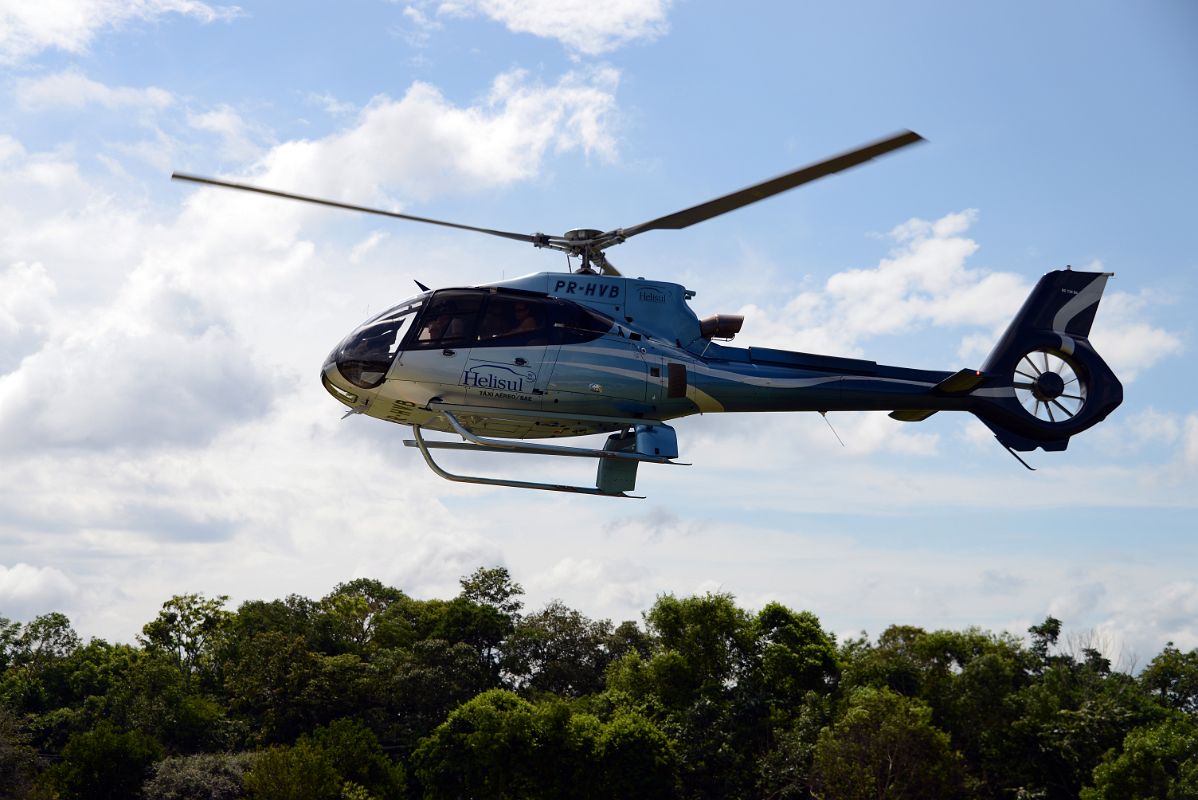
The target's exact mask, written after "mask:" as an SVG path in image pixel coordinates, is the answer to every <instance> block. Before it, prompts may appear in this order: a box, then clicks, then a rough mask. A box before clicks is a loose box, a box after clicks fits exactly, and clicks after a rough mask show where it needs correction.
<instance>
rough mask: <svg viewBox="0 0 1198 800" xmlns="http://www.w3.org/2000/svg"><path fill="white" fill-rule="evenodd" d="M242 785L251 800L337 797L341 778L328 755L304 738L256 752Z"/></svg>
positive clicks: (317, 799) (324, 799) (327, 798)
mask: <svg viewBox="0 0 1198 800" xmlns="http://www.w3.org/2000/svg"><path fill="white" fill-rule="evenodd" d="M245 788H246V796H247V797H249V798H251V800H337V798H338V797H339V796H340V794H341V778H340V776H339V775H338V774H337V769H336V767H335V766H334V765H333V762H332V759H331V758H330V756H329V755H328V754H327V753H325V752H324V751H323V750H321V749H320V748H318V747H316V746H314V745H312V744H311V743H309V742H306V741H305V742H299V743H297V744H296V745H295V746H294V747H286V746H281V745H275V746H273V747H269V748H267V749H266V750H264V751H262V752H260V753H258V754H257V756H256V757H255V758H254V765H253V766H252V767H251V768H250V770H249V772H247V773H246V774H245Z"/></svg>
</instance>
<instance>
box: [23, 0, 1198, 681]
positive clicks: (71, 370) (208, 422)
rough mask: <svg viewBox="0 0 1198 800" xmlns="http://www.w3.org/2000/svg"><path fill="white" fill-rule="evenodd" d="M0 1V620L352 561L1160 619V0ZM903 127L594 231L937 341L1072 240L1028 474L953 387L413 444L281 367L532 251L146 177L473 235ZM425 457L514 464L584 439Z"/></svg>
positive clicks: (549, 587) (1175, 469) (122, 625)
mask: <svg viewBox="0 0 1198 800" xmlns="http://www.w3.org/2000/svg"><path fill="white" fill-rule="evenodd" d="M735 8H736V10H735V11H733V10H732V9H733V6H731V5H729V4H727V3H719V2H705V1H703V0H675V1H674V2H670V0H656V1H654V0H618V1H613V2H607V3H594V2H585V1H582V0H524V2H520V1H519V0H451V1H450V2H411V3H405V2H384V1H383V0H359V2H354V3H349V4H338V5H334V4H328V3H317V2H297V0H288V1H287V2H278V1H275V2H248V3H243V4H240V5H238V6H232V5H223V4H217V3H215V2H213V3H204V2H197V1H196V0H139V1H138V2H114V1H111V0H61V2H58V3H55V4H53V5H52V6H51V5H50V4H36V3H29V2H22V0H0V614H3V615H4V616H7V617H9V618H11V619H16V620H28V619H30V618H32V617H33V616H35V615H37V614H40V613H45V612H48V611H55V610H56V611H62V612H64V613H66V614H67V615H68V616H69V617H70V618H71V620H72V622H73V623H74V625H75V626H76V628H77V629H78V630H79V631H80V632H81V633H83V634H84V635H85V636H100V637H104V638H108V639H110V640H119V641H132V640H133V637H134V636H135V635H136V634H137V633H138V632H139V630H140V628H141V626H142V625H143V624H144V623H145V622H147V621H149V620H150V619H152V618H153V617H154V615H155V614H156V613H157V610H158V608H159V606H160V605H161V603H162V602H164V601H165V600H166V599H168V598H169V597H170V596H172V595H174V594H180V593H184V592H202V593H204V594H207V595H217V594H227V595H229V596H230V597H231V598H232V601H231V602H232V604H235V603H238V602H240V601H243V600H247V599H271V598H276V597H282V596H285V595H286V594H288V593H292V592H296V593H299V594H303V595H306V596H310V597H320V596H322V595H324V594H326V593H328V592H329V591H330V590H331V589H332V588H333V586H334V585H336V584H337V583H339V582H342V581H346V580H350V579H352V578H356V577H373V578H378V579H380V580H382V581H384V582H387V583H389V584H392V585H395V586H398V587H400V588H402V589H403V590H405V591H406V592H408V593H409V594H411V595H413V596H416V597H449V596H452V595H453V594H455V593H456V591H457V589H458V585H457V581H458V578H459V577H461V576H462V575H465V574H468V573H469V572H471V571H473V570H474V569H475V568H476V567H478V566H483V565H496V564H502V565H504V566H506V567H507V568H508V569H509V570H510V571H511V573H512V574H513V576H514V577H515V579H516V580H517V581H519V582H520V583H522V584H523V585H524V587H525V589H526V590H527V594H528V596H527V605H528V607H529V608H531V609H536V608H540V607H542V606H543V605H544V604H545V603H546V602H548V601H549V600H551V599H554V598H560V599H561V600H563V601H565V602H566V603H567V604H569V605H571V606H573V607H575V608H578V609H579V610H581V611H582V612H583V613H585V614H587V615H589V616H592V617H607V618H612V619H615V620H617V621H618V620H621V619H627V618H639V615H640V613H641V612H642V611H643V610H646V609H647V608H649V607H650V606H651V605H652V603H653V602H654V599H655V597H657V596H658V595H659V594H661V593H664V592H674V593H677V594H683V595H686V594H692V593H696V592H705V591H727V592H731V593H733V594H735V595H736V597H737V598H738V601H739V602H740V603H741V604H742V605H744V606H746V607H748V608H751V609H756V608H760V607H761V606H762V605H763V604H764V603H766V602H768V601H770V600H778V601H781V602H783V603H785V604H787V605H789V606H791V607H793V608H796V609H808V610H811V611H813V612H815V613H816V614H817V615H818V616H819V617H820V619H821V620H822V621H823V624H824V625H825V627H826V628H828V629H829V630H831V631H833V632H835V633H837V634H838V635H840V636H846V635H855V634H857V633H859V632H860V631H862V630H865V631H867V632H868V633H869V634H870V635H876V634H878V633H880V632H881V631H882V630H883V629H884V628H885V627H886V626H887V625H889V624H892V623H899V624H912V625H921V626H924V627H927V628H939V627H949V628H963V627H967V626H970V625H978V626H982V627H984V628H987V629H990V630H994V631H999V630H1009V631H1012V632H1014V633H1017V634H1022V633H1023V632H1024V631H1025V630H1026V628H1027V627H1028V626H1029V625H1031V624H1034V623H1037V622H1039V621H1041V620H1043V618H1044V617H1045V616H1046V615H1048V614H1052V615H1054V616H1057V617H1059V618H1061V619H1062V620H1064V623H1065V629H1066V632H1067V637H1066V638H1067V639H1068V641H1069V643H1070V646H1073V647H1080V646H1086V645H1097V646H1099V647H1100V648H1101V649H1103V650H1104V652H1106V654H1107V655H1108V657H1111V658H1112V659H1113V660H1115V661H1116V663H1117V664H1120V665H1122V666H1124V667H1125V668H1134V667H1135V666H1137V665H1138V666H1143V665H1144V664H1145V663H1146V662H1147V661H1148V660H1149V659H1151V657H1152V656H1153V655H1155V654H1156V653H1157V652H1159V650H1160V649H1161V647H1163V646H1164V644H1165V642H1166V641H1173V642H1175V643H1176V644H1177V645H1178V646H1180V647H1182V648H1183V649H1189V648H1193V647H1198V537H1196V536H1195V530H1196V529H1198V524H1196V523H1195V519H1194V517H1195V511H1196V506H1198V399H1196V394H1198V376H1196V374H1195V370H1194V369H1193V367H1194V366H1195V359H1194V348H1195V342H1196V336H1198V330H1196V325H1195V321H1194V320H1195V315H1194V313H1193V309H1194V308H1195V305H1196V304H1198V271H1196V270H1195V267H1196V266H1198V263H1196V262H1198V256H1196V245H1198V233H1196V232H1198V224H1195V212H1196V211H1198V190H1196V189H1195V187H1196V186H1198V155H1196V149H1195V147H1194V142H1195V141H1198V102H1195V101H1196V100H1198V48H1195V47H1194V46H1193V43H1194V42H1195V41H1196V40H1198V39H1196V37H1198V6H1196V5H1195V4H1193V3H1189V2H1183V1H1182V0H1177V2H1145V3H1136V4H1126V3H1116V2H1062V3H1053V4H1043V3H1032V2H1013V3H1004V4H1000V5H994V4H990V5H986V4H981V3H956V4H946V3H925V2H912V3H903V4H901V5H900V4H894V3H888V2H854V3H843V4H822V3H772V2H749V3H746V4H741V5H738V6H736V7H735ZM903 128H910V129H913V130H915V131H918V132H919V133H921V134H922V135H924V136H925V137H927V139H928V140H929V142H928V143H926V144H922V145H920V146H918V147H913V148H909V149H907V150H904V151H902V152H900V153H897V154H894V155H892V156H889V157H887V158H885V159H882V160H879V161H875V162H871V163H870V164H868V165H866V166H863V167H860V168H858V169H855V170H852V171H850V172H847V173H843V174H841V175H838V176H834V177H831V178H828V179H825V180H821V181H819V182H816V183H814V184H810V185H808V186H805V187H803V188H801V189H799V190H796V191H794V192H791V193H788V194H784V195H782V196H779V197H775V198H773V199H771V200H768V201H765V202H763V203H759V204H756V205H754V206H752V207H751V208H746V209H742V210H740V211H737V212H734V213H731V214H728V215H725V216H723V217H720V218H718V219H715V220H712V221H709V222H707V223H704V224H703V225H700V226H697V227H694V228H691V229H687V230H685V231H658V232H654V233H651V234H648V235H646V236H643V237H638V238H637V239H636V240H635V241H633V242H630V243H629V244H628V245H627V246H626V247H621V248H618V249H616V250H614V251H612V252H611V253H610V256H611V259H612V261H613V263H615V264H616V265H617V266H618V267H619V268H620V269H621V270H622V271H623V272H624V273H625V274H629V275H633V276H637V275H641V276H645V277H648V278H654V279H659V280H671V281H676V282H678V283H682V284H684V285H685V286H687V287H688V288H690V289H694V290H696V291H697V293H698V295H697V297H696V298H695V299H694V300H693V301H692V306H693V307H694V309H695V310H696V312H697V313H698V314H699V315H700V316H705V315H707V314H711V313H738V314H745V315H746V317H747V318H746V322H745V326H744V330H743V332H742V334H741V335H740V336H739V337H738V338H737V340H736V342H735V344H738V345H741V346H747V345H749V344H754V345H768V346H775V347H784V348H788V349H798V350H811V351H815V352H822V353H829V354H835V355H845V356H858V357H865V358H870V359H873V360H877V361H879V362H884V363H888V364H896V365H903V366H912V367H921V368H929V369H946V370H948V369H951V370H956V369H958V368H961V367H976V366H978V365H980V364H981V362H982V361H983V360H984V358H985V355H986V353H987V352H988V351H989V348H990V347H991V346H992V344H993V343H994V341H995V340H996V338H997V336H998V334H999V332H1000V331H1001V330H1002V329H1003V328H1004V327H1005V325H1006V323H1007V321H1008V320H1009V318H1010V317H1011V316H1012V315H1013V314H1014V312H1015V311H1016V310H1017V308H1018V307H1019V304H1020V303H1021V302H1022V300H1023V298H1024V297H1025V296H1026V294H1027V292H1028V291H1029V290H1030V288H1031V286H1032V285H1034V283H1035V281H1036V280H1037V278H1038V277H1039V276H1040V275H1041V274H1043V273H1044V272H1046V271H1048V270H1051V269H1055V268H1059V267H1063V266H1064V265H1066V264H1071V265H1073V266H1074V267H1075V268H1079V269H1101V270H1104V271H1112V272H1114V273H1115V274H1116V277H1115V279H1114V280H1112V281H1111V283H1110V284H1109V285H1108V288H1107V294H1106V296H1105V298H1104V300H1103V302H1102V306H1101V308H1100V310H1099V313H1098V317H1097V321H1096V323H1095V325H1094V329H1093V334H1092V337H1091V338H1092V341H1093V343H1094V345H1095V347H1096V348H1097V350H1098V351H1099V352H1100V353H1101V354H1102V355H1103V356H1104V358H1106V360H1107V361H1108V362H1109V363H1110V364H1111V366H1112V367H1113V368H1114V369H1115V371H1116V373H1117V374H1118V375H1119V376H1120V378H1121V379H1122V381H1123V383H1124V386H1125V395H1126V399H1125V401H1124V404H1123V405H1122V406H1121V407H1120V408H1119V409H1118V410H1117V411H1116V412H1115V413H1114V414H1113V415H1112V416H1111V417H1110V418H1109V419H1108V420H1107V421H1106V422H1105V423H1103V424H1102V425H1100V426H1098V427H1096V428H1094V429H1092V430H1091V431H1089V432H1087V433H1085V434H1083V435H1081V436H1078V437H1076V438H1075V439H1074V440H1073V441H1071V442H1070V445H1069V449H1068V450H1067V451H1066V452H1063V453H1053V454H1046V453H1043V452H1041V451H1036V452H1035V453H1032V454H1030V455H1029V456H1028V460H1029V461H1030V462H1031V463H1032V464H1033V465H1034V466H1035V467H1037V471H1036V472H1028V471H1026V470H1024V469H1023V468H1022V467H1021V466H1019V464H1018V463H1017V462H1016V461H1015V460H1014V459H1012V458H1011V457H1010V455H1008V454H1007V453H1006V452H1005V451H1004V450H1003V449H1002V448H1001V447H1000V446H999V445H998V444H997V442H995V441H994V439H993V437H992V436H991V435H990V434H989V432H988V431H987V430H986V429H985V428H984V427H983V426H982V425H981V424H980V423H979V422H977V421H975V420H974V419H973V418H972V417H969V416H967V415H961V414H949V413H944V414H938V415H936V416H935V417H933V418H931V419H929V420H927V421H926V422H923V423H919V424H911V423H907V424H903V423H898V422H895V421H893V420H890V419H888V418H887V417H886V415H885V414H882V413H878V414H873V413H855V414H853V413H833V414H830V415H829V420H830V421H831V422H832V424H833V425H834V426H835V429H836V431H837V433H838V434H839V436H840V438H841V439H843V440H844V446H841V445H840V444H839V443H838V442H837V440H836V438H835V437H834V436H833V434H832V432H830V431H829V430H828V427H827V426H826V424H825V423H824V421H823V420H821V419H820V418H819V417H818V416H816V415H797V414H792V415H727V416H720V415H707V416H703V417H699V416H695V417H691V418H687V419H685V420H681V421H679V422H677V423H676V428H677V430H678V435H679V440H680V445H681V449H682V460H684V461H690V462H693V464H694V465H693V466H690V467H654V466H652V465H647V466H643V467H642V468H641V470H640V477H639V483H638V491H639V492H640V493H644V494H647V495H648V499H646V500H638V501H621V500H612V499H606V498H588V497H575V496H568V495H558V494H551V493H543V492H522V491H517V490H510V489H489V488H485V487H479V486H466V485H460V484H452V483H449V482H446V481H442V480H440V479H439V478H437V477H435V476H434V475H432V474H431V473H430V472H429V471H428V470H427V468H426V467H425V465H424V464H423V462H422V461H421V459H420V458H419V456H418V454H416V453H415V452H414V451H411V450H408V449H406V448H404V447H403V446H402V439H403V438H404V437H405V435H408V430H407V429H406V428H402V427H400V426H398V425H389V424H387V423H384V422H381V421H378V420H374V419H369V418H365V417H354V418H350V419H347V420H344V421H342V420H341V419H340V416H341V413H342V410H343V409H342V407H341V406H340V404H338V403H337V402H336V401H335V400H333V398H331V397H329V396H328V395H327V394H326V393H325V391H324V389H323V388H322V387H321V385H320V382H319V379H318V372H319V368H320V365H321V363H322V361H323V359H324V357H325V355H326V354H327V353H328V351H329V350H330V349H331V348H332V347H333V345H334V344H336V342H337V341H338V340H339V339H340V338H341V337H343V336H344V335H345V334H346V333H347V332H348V331H349V330H351V329H352V328H354V327H355V326H356V325H357V324H358V323H359V322H361V321H362V320H363V319H365V318H366V317H367V316H369V315H370V314H372V313H377V312H378V311H380V310H382V309H384V308H386V307H388V306H390V305H393V304H394V303H397V302H399V301H400V300H402V299H404V298H405V297H407V296H410V295H411V294H413V293H415V291H416V289H415V285H414V284H413V280H419V281H422V282H424V283H426V284H429V285H431V286H435V287H436V286H455V285H472V284H477V283H483V282H489V281H494V280H500V279H503V278H511V277H515V276H517V275H522V274H526V273H530V272H538V271H546V270H563V269H565V266H566V265H565V259H564V257H562V256H561V255H560V254H556V253H549V252H545V251H536V250H533V249H531V248H527V247H526V246H523V245H520V244H518V243H512V242H508V241H504V240H498V239H494V240H492V239H491V238H490V237H485V236H476V235H472V234H469V233H465V232H452V231H445V230H441V229H437V228H431V227H429V228H427V229H426V226H420V225H415V224H407V223H403V222H394V221H393V222H388V221H385V220H380V219H376V218H369V217H365V216H354V215H350V214H348V213H345V212H337V211H334V210H328V209H319V208H310V207H305V206H302V205H301V204H296V203H287V202H283V201H275V200H271V199H268V198H261V197H256V196H249V195H247V196H240V195H238V194H236V193H233V192H228V191H219V190H212V189H208V190H204V189H197V188H195V187H193V186H191V185H186V184H180V183H178V182H172V181H170V180H169V179H168V178H169V175H170V173H171V171H172V170H179V171H187V172H195V173H200V174H206V175H221V176H223V177H226V178H230V179H234V180H243V181H250V182H256V183H259V184H261V185H266V186H271V187H274V188H279V189H284V190H290V191H296V192H301V193H305V194H312V195H320V196H326V197H332V198H336V199H340V200H342V201H346V202H351V203H359V204H366V205H379V206H383V207H386V208H392V209H395V210H402V211H405V212H407V213H412V214H418V215H422V216H430V217H435V218H440V219H450V220H455V221H460V222H464V223H467V224H473V225H480V226H485V227H494V228H499V229H505V230H514V231H525V232H529V233H531V232H534V231H546V232H550V233H561V232H564V231H565V230H567V229H569V228H574V227H594V228H601V229H610V228H614V227H619V226H629V225H632V224H636V223H639V222H642V221H644V220H646V219H651V218H654V217H657V216H659V215H661V214H665V213H668V212H671V211H675V210H677V209H680V208H684V207H687V206H690V205H693V204H695V203H697V202H700V201H703V200H706V199H709V198H711V197H714V196H716V195H719V194H723V193H725V192H727V191H731V190H733V189H736V188H739V187H741V186H744V185H746V184H748V183H752V182H755V181H758V180H761V179H764V178H767V177H770V176H772V175H775V174H778V173H780V172H784V171H787V170H790V169H792V168H794V167H797V166H800V165H802V164H805V163H808V162H811V161H815V160H818V159H821V158H824V157H826V156H829V155H832V154H835V153H838V152H841V151H843V150H846V149H849V148H852V147H855V146H857V145H860V144H863V143H865V142H868V141H871V140H874V139H877V138H879V137H881V136H884V135H888V134H890V133H892V132H894V131H896V130H900V129H903ZM476 458H478V459H481V460H480V461H477V462H470V461H468V460H466V461H464V460H462V459H463V457H462V456H460V455H459V457H458V460H457V461H455V462H453V463H452V464H451V467H456V468H459V469H462V470H468V469H477V470H481V471H490V472H492V473H495V472H498V473H504V474H506V475H508V476H512V477H517V478H524V479H534V480H535V479H542V480H545V479H553V480H574V481H578V482H582V483H589V482H591V481H592V480H593V469H594V467H593V464H590V463H587V464H573V463H571V464H565V465H563V464H560V463H558V462H555V461H545V460H540V459H532V458H517V459H513V460H510V461H503V460H499V459H497V458H496V457H493V456H491V457H483V456H477V457H476Z"/></svg>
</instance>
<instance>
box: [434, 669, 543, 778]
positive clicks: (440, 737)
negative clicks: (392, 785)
mask: <svg viewBox="0 0 1198 800" xmlns="http://www.w3.org/2000/svg"><path fill="white" fill-rule="evenodd" d="M535 716H536V715H535V709H534V707H533V705H532V704H531V703H529V702H528V701H527V700H523V699H521V698H520V697H518V696H516V695H514V694H512V693H511V692H508V691H504V690H501V689H494V690H491V691H489V692H484V693H482V694H480V695H479V696H478V697H475V698H474V699H473V700H471V701H469V702H468V703H466V704H464V705H462V706H460V707H459V708H457V709H455V710H454V711H453V713H451V714H450V715H449V718H448V719H447V720H446V721H445V722H444V723H442V724H441V725H439V726H438V727H437V729H436V730H434V731H433V732H432V734H430V735H429V736H428V738H426V739H424V740H423V741H421V742H420V746H419V747H417V748H416V752H415V753H414V754H413V757H412V763H413V765H414V767H415V771H416V775H417V777H418V778H419V779H420V784H421V786H423V787H424V796H425V798H426V800H441V798H445V800H449V798H458V797H489V798H495V800H533V799H534V798H538V797H539V796H540V792H539V781H540V779H541V776H539V775H538V774H536V771H535V769H534V768H533V767H534V764H535V754H534V751H535V748H536V742H537V738H536V729H535V728H536V726H535Z"/></svg>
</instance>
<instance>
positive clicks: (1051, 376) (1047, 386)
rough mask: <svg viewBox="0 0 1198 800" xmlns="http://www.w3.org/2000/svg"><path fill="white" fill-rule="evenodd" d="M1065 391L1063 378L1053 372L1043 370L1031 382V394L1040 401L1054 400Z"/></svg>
mask: <svg viewBox="0 0 1198 800" xmlns="http://www.w3.org/2000/svg"><path fill="white" fill-rule="evenodd" d="M1064 393H1065V380H1064V379H1063V378H1062V377H1061V376H1060V375H1058V374H1057V373H1055V372H1044V373H1042V374H1040V375H1038V376H1036V380H1035V381H1034V382H1033V383H1032V394H1033V395H1035V396H1036V399H1037V400H1039V401H1040V402H1042V403H1045V402H1048V401H1049V400H1056V399H1057V398H1058V397H1060V396H1061V395H1062V394H1064Z"/></svg>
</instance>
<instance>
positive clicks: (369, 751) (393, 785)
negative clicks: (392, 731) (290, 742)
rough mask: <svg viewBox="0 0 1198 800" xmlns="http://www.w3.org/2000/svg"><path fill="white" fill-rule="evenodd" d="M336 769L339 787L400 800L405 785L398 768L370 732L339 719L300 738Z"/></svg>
mask: <svg viewBox="0 0 1198 800" xmlns="http://www.w3.org/2000/svg"><path fill="white" fill-rule="evenodd" d="M300 742H306V743H308V744H310V745H312V746H313V747H314V748H316V749H317V750H319V751H321V752H322V753H324V754H325V755H326V756H327V757H328V758H329V760H330V761H331V762H332V763H333V764H334V765H335V766H336V769H337V772H338V774H339V775H340V778H341V781H342V783H345V782H347V781H348V782H351V783H353V784H355V785H356V786H358V787H360V788H361V789H365V790H366V791H368V792H369V793H370V795H371V796H372V797H377V798H381V799H382V800H392V798H400V797H402V796H403V794H404V789H405V788H406V785H407V781H406V778H405V775H404V769H403V766H402V765H399V764H396V763H394V762H392V761H391V760H390V759H389V758H387V756H386V755H385V754H384V753H383V749H382V747H381V746H380V745H379V740H378V738H377V737H376V736H375V735H374V732H373V731H371V730H370V728H367V727H366V726H365V725H363V724H362V723H361V722H358V721H356V720H353V719H339V720H335V721H334V722H332V723H330V724H329V725H327V726H321V727H318V728H316V730H314V731H312V733H310V734H307V735H305V736H302V737H300Z"/></svg>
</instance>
